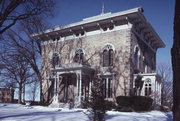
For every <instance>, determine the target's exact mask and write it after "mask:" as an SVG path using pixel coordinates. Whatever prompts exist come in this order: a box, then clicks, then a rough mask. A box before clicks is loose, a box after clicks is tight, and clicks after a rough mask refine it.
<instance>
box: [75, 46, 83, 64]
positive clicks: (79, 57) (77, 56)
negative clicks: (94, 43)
mask: <svg viewBox="0 0 180 121" xmlns="http://www.w3.org/2000/svg"><path fill="white" fill-rule="evenodd" d="M74 62H77V63H84V62H85V58H84V51H83V49H81V48H80V49H77V50H76V52H75V56H74Z"/></svg>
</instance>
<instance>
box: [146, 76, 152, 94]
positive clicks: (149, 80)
mask: <svg viewBox="0 0 180 121" xmlns="http://www.w3.org/2000/svg"><path fill="white" fill-rule="evenodd" d="M151 92H152V91H151V79H150V78H147V79H146V80H145V96H150V95H151Z"/></svg>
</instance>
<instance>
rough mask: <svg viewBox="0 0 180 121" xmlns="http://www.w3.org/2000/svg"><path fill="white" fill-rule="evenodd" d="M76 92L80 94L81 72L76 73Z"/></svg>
mask: <svg viewBox="0 0 180 121" xmlns="http://www.w3.org/2000/svg"><path fill="white" fill-rule="evenodd" d="M76 94H77V96H79V74H77V73H76Z"/></svg>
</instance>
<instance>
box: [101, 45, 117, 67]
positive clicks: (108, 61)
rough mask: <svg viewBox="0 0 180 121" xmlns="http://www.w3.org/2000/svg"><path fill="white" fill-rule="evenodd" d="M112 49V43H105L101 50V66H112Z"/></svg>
mask: <svg viewBox="0 0 180 121" xmlns="http://www.w3.org/2000/svg"><path fill="white" fill-rule="evenodd" d="M113 58H114V50H113V46H112V45H109V44H108V45H106V46H105V47H104V48H103V51H102V59H103V60H102V61H103V64H102V65H103V67H108V66H113Z"/></svg>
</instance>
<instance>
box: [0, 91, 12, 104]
mask: <svg viewBox="0 0 180 121" xmlns="http://www.w3.org/2000/svg"><path fill="white" fill-rule="evenodd" d="M13 100H14V90H13V89H12V88H0V102H1V103H12V102H13Z"/></svg>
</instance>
